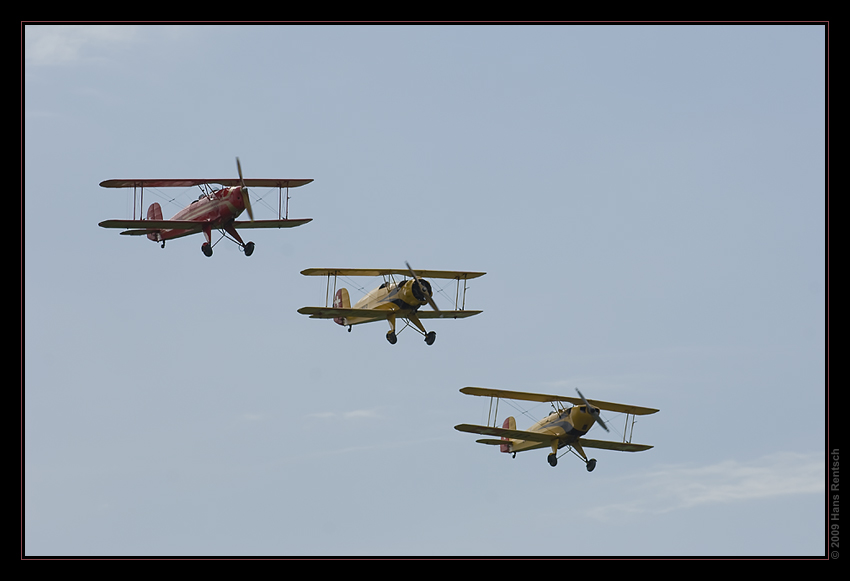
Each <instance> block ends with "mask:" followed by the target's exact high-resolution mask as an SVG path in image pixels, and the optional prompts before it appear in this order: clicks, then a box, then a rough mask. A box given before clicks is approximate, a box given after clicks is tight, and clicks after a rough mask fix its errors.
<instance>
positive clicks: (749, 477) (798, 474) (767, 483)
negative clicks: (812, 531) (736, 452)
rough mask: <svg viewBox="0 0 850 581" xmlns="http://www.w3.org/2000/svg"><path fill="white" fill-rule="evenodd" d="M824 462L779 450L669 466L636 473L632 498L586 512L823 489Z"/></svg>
mask: <svg viewBox="0 0 850 581" xmlns="http://www.w3.org/2000/svg"><path fill="white" fill-rule="evenodd" d="M824 470H825V465H824V462H823V459H822V458H819V457H818V456H816V455H806V454H796V453H791V452H783V453H777V454H770V455H767V456H764V457H762V458H759V459H757V460H754V461H752V462H740V461H737V460H724V461H723V462H718V463H716V464H711V465H708V466H692V465H679V466H667V467H664V468H661V469H658V470H654V471H651V472H648V473H646V474H642V475H640V476H636V477H634V478H633V479H632V480H634V482H632V483H631V484H630V485H629V487H630V489H631V490H633V491H634V492H635V498H633V499H632V500H627V501H625V502H621V503H616V504H611V505H606V506H599V507H595V508H591V509H589V510H588V514H589V515H590V516H592V517H595V518H598V519H600V520H606V519H607V518H608V517H609V516H611V515H612V514H613V513H615V512H619V513H622V512H632V513H656V514H660V513H666V512H670V511H674V510H682V509H688V508H693V507H696V506H702V505H710V504H724V503H733V502H741V501H747V500H759V499H766V498H775V497H778V496H789V495H797V494H822V493H823V492H824Z"/></svg>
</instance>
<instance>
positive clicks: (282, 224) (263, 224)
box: [233, 218, 313, 229]
mask: <svg viewBox="0 0 850 581" xmlns="http://www.w3.org/2000/svg"><path fill="white" fill-rule="evenodd" d="M312 220H313V218H300V219H298V220H253V221H244V220H239V221H236V222H234V223H233V225H234V226H236V227H237V228H239V229H242V228H295V227H296V226H301V225H302V224H306V223H307V222H311V221H312Z"/></svg>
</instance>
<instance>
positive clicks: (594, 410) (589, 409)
mask: <svg viewBox="0 0 850 581" xmlns="http://www.w3.org/2000/svg"><path fill="white" fill-rule="evenodd" d="M576 391H577V392H578V396H579V397H580V398H581V401H583V402H584V405H585V406H587V413H589V414H590V415H591V416H593V419H594V420H596V423H597V424H599V425H600V426H602V429H603V430H605V431H606V432H610V431H611V430H609V429H608V426H606V425H605V422H603V421H602V418H601V417H600V416H599V408H595V407H593V406H592V405H590V403H589V402H588V401H587V400H586V399H585V397H584V396H583V395H582V394H581V392H580V391H579V390H578V388H576Z"/></svg>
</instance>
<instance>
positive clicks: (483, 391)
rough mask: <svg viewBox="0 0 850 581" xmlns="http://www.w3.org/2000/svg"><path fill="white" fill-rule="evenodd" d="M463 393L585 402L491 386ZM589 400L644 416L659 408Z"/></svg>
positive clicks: (593, 403) (469, 389)
mask: <svg viewBox="0 0 850 581" xmlns="http://www.w3.org/2000/svg"><path fill="white" fill-rule="evenodd" d="M460 392H461V393H465V394H467V395H481V396H489V397H499V398H505V399H519V400H525V401H539V402H550V401H566V402H569V403H571V404H573V405H582V404H583V403H584V402H583V401H581V399H580V398H577V397H568V396H565V395H547V394H544V393H526V392H524V391H508V390H505V389H492V388H489V387H464V388H462V389H461V390H460ZM587 402H588V403H589V404H590V405H592V406H594V407H597V408H599V409H603V410H607V411H611V412H619V413H624V414H634V415H636V416H643V415H648V414H654V413H655V412H657V411H658V410H657V409H654V408H645V407H640V406H636V405H629V404H622V403H611V402H608V401H600V400H598V399H589V400H587Z"/></svg>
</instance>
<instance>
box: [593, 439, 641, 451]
mask: <svg viewBox="0 0 850 581" xmlns="http://www.w3.org/2000/svg"><path fill="white" fill-rule="evenodd" d="M578 444H579V445H580V446H583V447H585V448H600V449H602V450H620V451H621V452H643V451H644V450H649V449H650V448H652V446H648V445H646V444H631V443H627V442H608V441H606V440H585V439H584V438H579V439H578Z"/></svg>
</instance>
